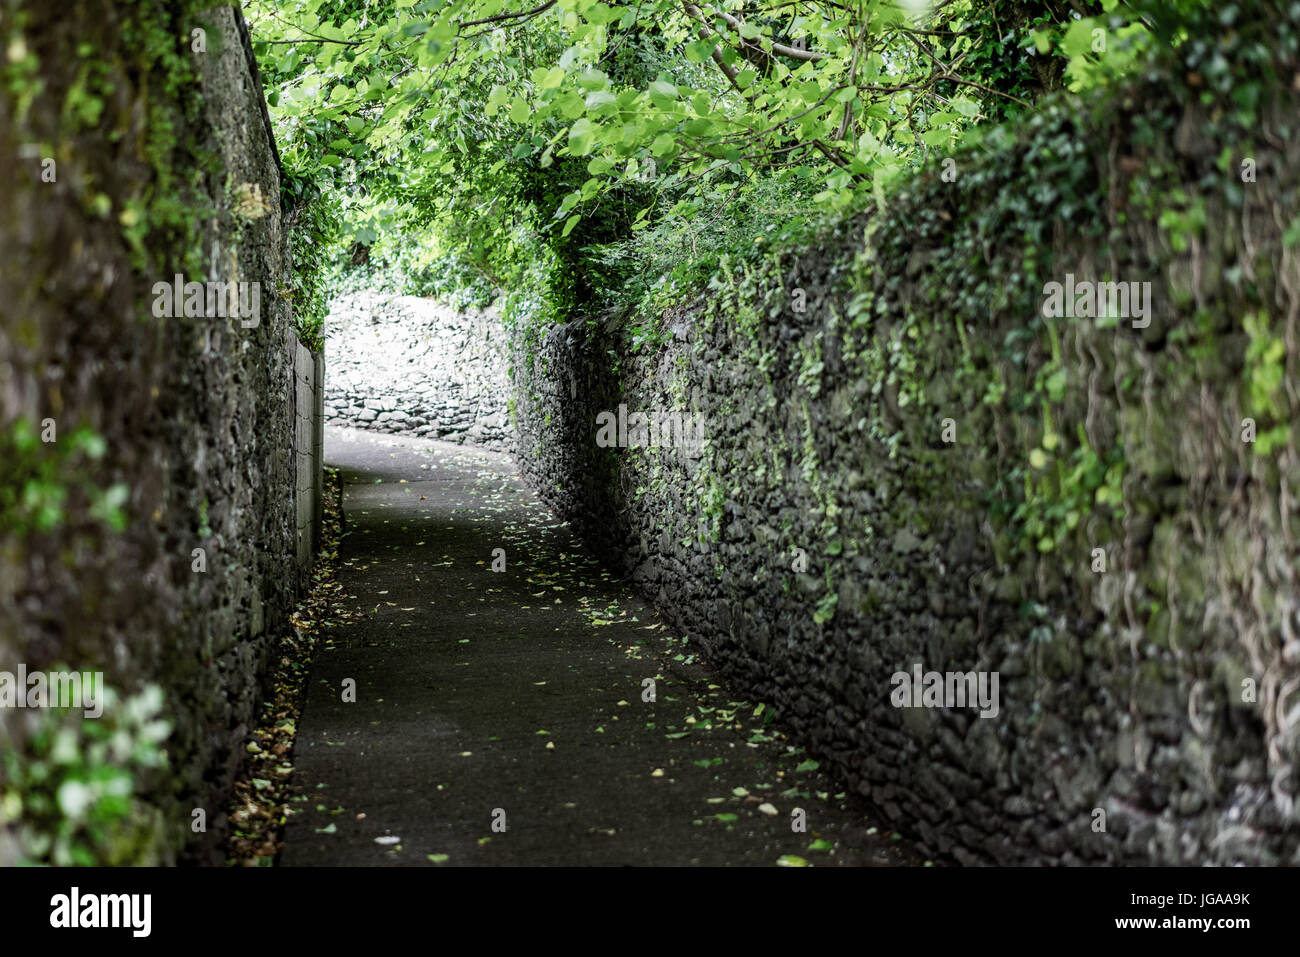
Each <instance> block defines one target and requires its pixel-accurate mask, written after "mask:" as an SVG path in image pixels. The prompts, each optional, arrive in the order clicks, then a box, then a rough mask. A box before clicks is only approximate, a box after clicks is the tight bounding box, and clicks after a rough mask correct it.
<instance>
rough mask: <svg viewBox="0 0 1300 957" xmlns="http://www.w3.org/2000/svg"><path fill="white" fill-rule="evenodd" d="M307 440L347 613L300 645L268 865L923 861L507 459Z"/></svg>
mask: <svg viewBox="0 0 1300 957" xmlns="http://www.w3.org/2000/svg"><path fill="white" fill-rule="evenodd" d="M325 452H326V459H327V460H328V461H329V462H330V464H331V465H334V466H337V467H339V468H341V469H342V470H343V481H344V493H343V505H344V514H345V521H346V534H345V537H344V540H343V547H342V552H341V554H340V562H341V567H340V571H339V581H340V582H341V583H342V585H343V592H344V594H346V596H347V597H346V599H344V602H345V604H344V607H343V608H342V609H341V611H342V612H343V613H344V618H345V623H344V624H343V625H342V626H340V627H337V628H334V629H332V631H329V632H327V635H329V638H330V640H326V639H322V644H319V645H318V646H317V653H316V658H315V661H314V662H313V665H312V677H311V682H310V686H309V690H308V694H307V701H306V705H305V707H304V710H303V713H302V715H301V719H300V722H299V727H298V738H297V745H296V748H295V752H294V783H295V785H296V787H297V789H298V790H297V793H298V794H299V795H300V796H299V797H298V798H297V799H296V800H295V802H294V804H293V808H294V812H293V814H292V816H291V817H290V820H289V824H288V827H287V831H286V836H285V846H284V849H283V851H282V853H281V855H280V863H281V864H283V865H422V866H457V865H543V864H545V865H566V864H568V865H674V864H675V865H683V864H700V865H721V864H754V865H774V864H777V863H778V862H779V861H781V862H783V863H794V864H796V865H797V864H798V862H799V861H800V860H802V861H806V862H808V863H810V864H813V865H816V866H821V865H827V864H856V865H889V864H895V865H896V864H920V863H922V859H921V858H920V857H919V855H918V854H917V853H916V852H915V851H914V850H913V849H912V848H911V847H910V846H909V845H907V843H906V842H905V841H903V840H900V839H899V838H898V837H897V835H893V834H891V833H890V832H889V830H888V828H886V827H885V826H883V825H881V826H879V827H878V828H877V827H873V824H874V823H875V822H873V821H872V820H871V819H870V817H869V816H868V812H867V811H866V810H865V809H864V808H863V807H862V806H861V805H859V804H858V803H857V802H856V801H855V800H850V801H846V800H845V799H844V796H843V795H835V794H833V793H831V791H832V790H833V789H834V787H835V784H834V782H833V781H831V780H830V779H828V778H826V777H825V776H824V774H823V773H822V772H821V771H820V770H818V769H817V768H816V767H815V766H814V765H815V762H813V761H811V760H810V759H809V758H808V756H807V755H806V754H804V753H802V751H801V750H800V749H798V748H796V747H794V746H793V745H792V744H790V743H789V742H787V741H786V740H785V738H784V737H782V736H781V735H780V734H779V733H778V732H777V731H776V730H775V729H774V728H773V727H772V726H771V725H769V724H767V723H766V718H767V716H768V715H767V711H766V709H765V708H763V707H762V706H761V704H760V703H759V702H754V701H749V700H747V699H745V698H744V697H743V696H742V695H740V694H739V693H737V692H734V691H732V690H730V689H727V688H723V687H719V686H718V684H717V682H716V676H713V675H711V673H710V672H709V671H708V669H707V668H706V667H705V666H703V665H702V664H701V663H700V662H698V661H696V660H695V658H694V657H693V655H692V650H691V647H690V645H689V643H687V642H685V641H684V640H682V639H681V637H680V636H679V635H677V634H675V633H672V632H670V631H669V630H668V629H667V628H666V627H665V626H664V625H662V624H661V623H660V619H659V617H658V616H657V614H656V613H655V612H654V610H653V609H652V608H651V607H650V606H648V605H647V604H645V603H643V602H642V601H640V600H638V599H637V598H635V597H634V595H633V593H632V592H631V591H630V589H628V588H627V586H625V585H623V584H622V583H620V582H618V581H617V580H615V579H613V578H611V577H610V576H608V575H607V574H605V573H604V572H603V571H602V570H601V569H600V567H599V566H598V565H597V564H596V563H595V562H594V561H592V560H591V559H590V558H588V557H587V556H586V555H585V554H584V553H583V552H582V550H581V548H580V547H579V546H578V545H577V543H576V542H575V540H574V539H573V538H572V536H571V535H570V533H569V531H568V529H567V527H566V526H564V525H562V524H561V523H559V522H557V520H556V519H555V518H554V516H552V515H551V513H550V512H548V511H547V510H546V508H545V507H544V506H543V505H541V504H540V503H539V502H538V500H537V499H536V497H535V496H533V495H532V494H531V493H530V492H529V491H527V489H526V488H525V486H524V485H523V483H522V481H521V479H520V478H519V476H518V470H517V468H516V467H515V465H514V463H513V461H512V460H511V459H510V458H509V457H507V456H504V455H497V454H493V453H487V452H482V451H477V450H470V449H465V448H462V447H460V446H456V445H449V444H446V443H439V442H433V441H428V440H421V439H413V438H398V437H390V436H383V435H378V434H372V433H366V432H361V431H357V430H348V429H330V430H327V432H326V444H325ZM495 549H503V550H504V561H505V570H504V571H494V570H493V563H494V550H495ZM495 557H496V558H497V559H498V562H497V564H498V566H499V565H500V562H499V559H500V558H501V557H502V553H501V552H496V553H495ZM646 679H653V681H654V689H653V690H654V700H653V701H647V700H645V699H646V698H647V697H648V696H649V694H648V692H649V689H648V688H647V687H646V685H645V680H646ZM349 682H355V695H354V696H353V695H349V694H347V693H346V689H347V688H348V687H350V684H349ZM348 697H354V698H355V700H353V701H348V700H345V698H348ZM796 809H802V811H803V812H804V813H805V814H806V831H803V832H798V831H795V830H794V829H793V827H792V821H794V820H796V818H794V817H792V812H795V810H796Z"/></svg>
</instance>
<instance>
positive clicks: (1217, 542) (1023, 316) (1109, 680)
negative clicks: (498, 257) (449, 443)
mask: <svg viewBox="0 0 1300 957" xmlns="http://www.w3.org/2000/svg"><path fill="white" fill-rule="evenodd" d="M1266 6H1268V7H1270V11H1271V16H1270V17H1262V18H1261V19H1260V21H1259V22H1258V23H1252V24H1249V25H1242V26H1241V27H1240V28H1239V29H1232V28H1226V27H1225V29H1223V30H1222V31H1220V32H1218V34H1217V35H1214V36H1206V37H1205V38H1204V39H1202V40H1195V41H1192V42H1189V43H1188V44H1187V45H1186V46H1185V47H1184V48H1183V49H1182V51H1181V53H1180V58H1179V59H1177V60H1176V61H1175V62H1166V63H1165V64H1164V65H1163V66H1161V67H1160V68H1159V69H1152V70H1151V71H1150V72H1148V73H1147V74H1146V75H1144V76H1143V77H1142V78H1140V80H1138V81H1136V82H1135V83H1134V84H1133V85H1132V86H1131V88H1129V89H1128V90H1127V91H1126V92H1124V93H1122V94H1121V95H1118V96H1116V97H1112V98H1107V99H1106V100H1105V101H1097V102H1079V101H1076V100H1063V101H1060V102H1058V103H1055V104H1053V105H1050V106H1048V107H1045V108H1044V109H1043V110H1042V111H1041V112H1040V113H1039V114H1038V115H1034V116H1031V117H1030V118H1029V119H1027V120H1026V121H1025V122H1023V123H1022V124H1020V125H1019V126H1017V127H1013V128H1005V129H998V130H995V131H992V132H990V133H989V134H988V135H987V136H986V137H985V138H984V140H983V142H982V143H981V144H979V145H977V146H974V147H972V148H971V149H970V150H968V151H966V152H964V153H961V154H958V155H956V156H953V157H949V158H947V159H948V160H950V162H945V161H944V158H936V160H935V162H934V164H933V165H932V166H931V167H929V168H927V169H926V170H924V171H923V172H922V173H921V174H920V175H918V176H917V177H916V178H915V179H913V180H912V181H910V182H908V183H906V184H904V185H903V186H902V188H901V189H899V190H897V191H895V192H894V193H892V194H891V195H889V196H887V197H886V205H884V206H883V207H882V208H880V209H879V210H877V211H875V212H873V213H871V214H867V215H862V216H858V217H855V218H852V219H850V220H848V221H845V222H843V223H841V224H840V225H839V226H838V227H837V228H836V229H834V230H833V231H832V232H830V233H829V234H827V235H826V236H825V237H824V238H823V240H822V242H821V243H820V244H817V245H816V247H815V248H808V249H803V250H791V251H787V252H784V253H781V254H777V255H774V256H770V257H767V258H764V259H761V260H757V261H751V262H748V263H744V264H737V265H736V266H735V267H734V268H733V269H730V270H725V271H723V272H722V273H721V274H719V275H717V276H716V277H714V280H713V282H712V283H711V288H710V289H708V290H707V291H703V292H702V294H701V296H700V298H699V299H698V300H697V301H696V302H695V303H693V304H690V305H687V306H684V307H682V308H681V309H679V310H677V311H675V312H673V313H672V314H670V315H667V316H665V317H664V321H665V323H666V324H667V328H668V329H670V330H671V332H672V337H671V338H670V340H669V343H668V344H667V345H666V346H664V347H662V348H660V349H658V350H656V351H652V352H645V351H642V352H633V351H631V350H629V349H628V348H627V347H626V346H625V345H624V339H623V336H622V335H621V334H620V333H619V331H618V322H617V317H606V320H607V321H605V322H604V323H598V324H594V325H591V324H586V323H575V324H573V325H571V326H569V327H565V328H563V329H558V330H554V331H553V332H552V333H551V334H550V335H549V336H548V337H547V338H546V339H545V341H544V342H543V344H542V345H541V347H540V349H539V350H538V352H537V353H536V354H535V355H533V356H531V357H530V356H526V355H520V356H517V357H516V360H515V363H514V368H515V389H516V395H515V410H516V424H517V427H518V429H519V432H520V437H519V442H518V445H519V450H520V455H521V457H522V461H523V464H524V467H525V471H526V473H527V474H528V475H529V477H530V479H531V481H532V482H533V484H534V485H535V486H536V487H537V488H538V489H539V491H540V492H541V493H542V494H543V495H544V496H545V498H546V499H547V501H548V502H549V503H550V504H551V505H552V506H553V507H554V508H555V509H556V510H557V512H558V513H559V514H560V515H561V516H562V517H564V518H566V519H568V520H569V521H571V522H572V523H573V524H574V525H575V526H576V527H577V528H578V530H579V531H580V532H581V533H582V534H583V535H584V536H585V537H586V538H587V540H588V541H590V542H591V543H593V544H594V545H595V546H596V547H598V548H599V549H600V550H601V551H602V552H603V553H604V555H605V556H606V557H607V558H608V559H610V560H611V561H613V562H615V563H616V564H617V565H619V566H620V567H622V568H623V569H624V570H625V571H626V572H627V573H628V574H629V575H630V576H631V577H632V578H633V579H634V580H636V581H637V582H639V583H640V584H641V585H642V587H643V588H644V589H645V590H646V592H647V593H648V594H649V595H650V596H652V597H653V598H654V599H655V600H656V601H657V604H658V606H659V607H660V609H662V610H663V611H664V612H665V613H667V615H668V616H669V617H670V618H671V619H672V620H674V621H675V623H676V625H677V626H678V627H679V628H681V629H682V630H683V632H685V633H688V634H690V635H691V636H693V637H694V638H695V639H696V640H697V641H698V642H699V643H700V645H701V646H702V647H703V649H704V651H705V654H706V657H707V658H708V659H709V660H711V661H712V662H713V663H715V664H716V665H718V666H720V667H721V668H722V669H724V671H725V672H727V673H728V674H729V675H730V676H731V677H732V678H733V679H735V680H737V681H739V682H741V683H742V684H744V685H745V686H747V687H748V688H749V689H750V691H751V692H752V693H753V694H756V695H758V696H761V697H762V698H763V699H765V700H767V701H769V702H771V703H772V704H774V705H775V706H776V707H777V709H778V711H779V716H780V720H782V721H783V722H785V723H786V725H787V726H789V727H791V728H793V729H795V730H796V731H797V732H799V733H800V734H801V736H802V737H803V738H804V739H805V740H806V741H807V742H809V743H810V744H811V745H812V746H813V748H814V749H815V750H816V751H817V752H819V754H820V755H821V757H822V758H823V759H824V760H828V761H830V762H831V763H832V764H833V765H834V766H836V767H837V768H838V769H839V770H840V771H841V772H842V774H843V775H844V776H845V777H846V778H847V779H848V780H849V781H850V782H851V783H852V785H853V786H854V787H855V788H856V789H857V790H858V791H859V792H860V793H862V794H863V795H865V796H867V797H868V798H869V799H870V800H871V801H872V802H874V803H875V804H876V805H877V806H878V807H879V808H881V809H882V810H883V811H884V812H886V813H887V814H888V816H889V817H890V818H891V819H892V821H893V822H894V823H895V824H896V826H897V827H899V828H900V829H902V830H904V831H906V832H909V833H911V834H914V835H916V836H917V837H918V838H919V839H920V840H921V841H922V842H923V844H924V845H926V846H928V847H929V848H930V849H931V850H932V851H933V852H934V853H937V854H945V855H949V856H951V857H952V858H955V859H956V860H959V861H962V862H968V863H975V862H997V863H1028V862H1035V863H1038V862H1063V863H1072V864H1080V863H1103V862H1109V863H1128V864H1138V863H1166V864H1174V863H1178V864H1200V863H1204V862H1217V863H1268V864H1274V863H1290V864H1296V863H1300V857H1298V856H1297V853H1298V852H1297V846H1298V835H1300V827H1298V825H1300V810H1298V809H1297V806H1296V800H1295V799H1296V797H1297V794H1298V793H1300V581H1298V578H1300V546H1298V545H1297V539H1298V538H1300V521H1298V520H1297V512H1296V507H1297V506H1296V503H1297V501H1298V500H1300V471H1298V470H1297V457H1296V429H1295V423H1296V421H1297V414H1298V413H1300V393H1298V391H1297V390H1298V389H1300V369H1298V368H1297V363H1300V197H1298V194H1297V190H1298V189H1300V109H1298V107H1300V102H1298V100H1300V72H1297V55H1296V50H1297V46H1296V29H1295V24H1296V20H1297V18H1296V17H1294V16H1292V15H1290V14H1288V13H1287V9H1291V10H1294V9H1295V5H1294V4H1291V5H1290V6H1289V7H1288V5H1286V4H1281V5H1272V4H1267V5H1266ZM1106 282H1117V283H1125V284H1130V283H1136V284H1137V285H1134V286H1132V287H1131V291H1132V292H1133V293H1134V294H1135V296H1137V297H1139V298H1137V299H1134V300H1132V301H1130V302H1129V304H1128V305H1127V307H1126V308H1123V309H1101V310H1093V311H1091V312H1090V311H1089V308H1088V304H1087V302H1086V301H1085V300H1084V299H1078V300H1076V301H1074V305H1075V306H1077V308H1076V309H1074V310H1072V311H1073V313H1074V316H1073V317H1069V316H1066V315H1053V314H1052V313H1053V312H1054V310H1053V308H1052V307H1053V305H1054V303H1053V293H1054V287H1052V286H1051V285H1050V284H1051V283H1060V284H1061V286H1062V289H1064V287H1065V286H1066V284H1069V285H1070V286H1071V288H1072V289H1074V290H1075V291H1078V290H1081V289H1083V288H1085V287H1084V286H1083V285H1082V284H1083V283H1106ZM1144 283H1149V284H1150V285H1149V287H1146V286H1143V285H1142V284H1144ZM1124 288H1125V289H1130V287H1129V286H1127V285H1126V286H1125V287H1124ZM1146 290H1149V297H1150V298H1149V300H1146V299H1143V298H1140V297H1142V296H1143V295H1144V293H1145V291H1146ZM1117 304H1118V302H1117ZM1147 306H1149V308H1147ZM1061 311H1062V312H1063V311H1064V310H1061ZM611 350H612V355H611ZM620 403H622V404H625V405H626V408H627V410H628V411H629V412H651V411H653V410H656V409H666V410H671V409H681V410H686V411H687V412H688V413H690V414H692V415H693V416H695V417H696V418H697V419H698V421H699V422H700V423H701V425H702V427H703V430H704V434H705V436H706V442H705V444H704V446H703V449H702V451H701V454H699V455H698V456H693V455H691V454H689V452H688V450H681V449H674V448H658V449H655V448H632V447H628V448H617V447H615V448H604V447H601V445H600V444H599V443H598V442H597V437H598V428H597V417H598V416H599V414H600V413H601V412H606V411H617V409H618V406H619V404H620ZM917 665H919V666H920V667H921V670H922V671H923V672H930V671H934V672H939V673H949V672H952V673H968V672H974V673H976V674H977V675H983V676H984V677H985V678H991V677H992V676H993V675H996V676H997V677H998V680H999V684H998V696H999V700H998V708H997V713H996V714H995V715H988V716H985V717H980V716H979V715H980V711H979V710H978V709H976V708H972V707H969V706H967V707H957V706H949V707H908V706H902V707H900V706H898V703H899V699H897V698H895V696H894V692H895V691H896V689H897V688H898V687H899V683H898V682H897V680H896V676H897V675H898V674H900V673H905V674H909V675H910V674H911V673H912V671H913V668H914V667H915V666H917ZM904 703H905V704H908V703H911V702H910V699H904ZM947 703H948V704H949V705H952V704H953V702H952V701H948V702H947ZM986 710H987V709H986Z"/></svg>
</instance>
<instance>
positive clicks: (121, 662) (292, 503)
mask: <svg viewBox="0 0 1300 957" xmlns="http://www.w3.org/2000/svg"><path fill="white" fill-rule="evenodd" d="M238 16H239V14H238V11H237V9H236V8H233V7H230V6H218V7H215V8H212V9H204V7H203V6H202V5H199V4H194V3H189V2H182V3H174V2H166V3H164V2H161V0H144V2H139V3H131V4H121V3H115V2H110V0H75V2H70V3H58V4H50V3H45V2H38V0H0V182H3V183H4V184H5V186H4V188H3V190H0V243H2V244H3V250H2V251H0V671H4V672H9V673H13V672H15V671H16V669H17V668H18V667H19V666H20V665H21V666H25V667H26V669H27V670H28V672H29V673H30V672H35V671H38V670H63V669H76V670H80V671H103V672H104V678H105V681H106V682H107V684H108V685H109V686H110V687H111V688H112V689H114V691H115V692H116V694H117V696H118V697H117V703H116V704H111V705H110V706H108V707H106V708H105V710H104V714H103V716H102V717H100V718H98V719H85V720H83V718H82V716H81V714H80V713H79V712H72V713H60V712H54V711H37V710H31V709H21V710H20V709H16V708H5V709H3V710H0V752H2V758H3V761H2V763H0V862H3V863H8V862H12V861H14V860H16V859H26V860H36V861H51V862H55V863H72V862H78V863H93V862H104V863H141V862H170V861H174V860H177V859H180V858H185V857H190V858H198V859H207V858H211V857H212V855H213V854H214V853H215V847H216V845H217V844H218V843H219V840H220V837H221V835H222V830H223V821H222V810H221V809H222V806H223V803H224V796H225V795H226V793H227V792H228V789H229V786H230V781H231V778H232V775H233V773H234V772H235V770H236V769H237V768H238V766H239V764H240V761H241V758H242V755H243V739H244V736H245V734H246V731H247V728H248V725H249V722H250V720H252V719H253V718H255V716H256V715H255V709H256V707H257V703H258V699H259V697H260V693H259V687H258V680H259V679H258V676H259V674H260V672H261V670H262V664H263V661H264V658H265V656H266V653H267V649H268V647H269V641H270V639H271V638H272V637H273V636H274V634H275V633H276V632H277V631H278V630H279V629H280V628H282V627H284V622H285V619H286V616H287V613H288V612H289V610H290V609H291V607H292V601H293V599H294V596H295V594H296V592H297V589H298V586H299V583H300V582H301V581H302V580H303V579H304V577H305V574H306V569H305V568H304V567H303V564H301V563H299V562H298V561H295V558H296V556H297V554H298V548H297V540H298V537H299V535H301V534H304V531H303V530H300V528H299V527H298V526H299V525H300V524H302V525H303V526H304V529H305V534H308V535H310V531H311V530H310V521H309V519H310V514H311V512H312V509H311V508H307V509H300V507H299V506H300V505H301V504H302V502H301V499H302V498H303V496H304V495H308V494H311V489H312V486H313V483H312V482H311V481H310V480H309V478H304V477H303V476H302V461H301V459H302V457H303V456H305V455H311V454H312V448H311V435H312V432H313V431H315V430H314V429H313V428H311V427H309V425H310V424H309V423H305V422H304V421H302V420H303V419H305V418H306V417H311V418H313V419H315V420H319V417H320V413H319V407H318V404H315V407H313V408H305V407H304V408H296V404H297V402H298V400H297V398H296V396H297V395H298V394H306V395H311V394H312V389H313V388H315V390H316V391H317V392H319V387H318V384H316V385H314V386H313V385H312V384H311V383H308V382H307V381H306V377H312V378H313V380H314V378H315V377H316V376H318V371H314V370H317V367H318V363H316V362H314V361H313V360H312V357H310V356H307V357H306V358H305V359H304V358H303V354H302V353H300V351H299V346H298V343H297V340H296V337H295V336H294V333H293V330H292V325H291V324H292V316H291V309H290V303H289V297H290V295H291V290H292V285H293V282H292V279H291V277H290V275H289V273H288V269H289V265H290V264H289V261H288V256H287V252H286V248H285V242H284V236H283V230H282V211H281V203H280V174H279V170H278V163H277V159H276V154H275V146H274V143H273V141H272V140H271V139H270V130H269V124H268V123H267V122H266V119H265V106H264V103H263V101H262V91H261V88H260V85H259V83H258V81H257V79H256V72H255V66H254V64H253V61H252V58H251V54H250V53H249V51H248V48H247V44H246V42H245V41H244V39H243V38H242V37H241V34H240V24H239V22H238V20H237V17H238ZM177 275H180V276H181V277H182V280H183V281H185V282H206V281H224V282H231V283H249V284H257V287H256V288H257V289H258V290H259V301H258V305H259V308H258V311H257V312H255V313H252V312H250V313H246V314H243V315H241V316H240V317H239V318H217V317H214V318H204V317H203V316H202V315H198V316H196V315H188V316H187V315H172V316H167V315H165V314H164V315H161V316H160V315H159V314H158V313H159V312H160V311H161V312H164V313H165V312H166V309H161V310H160V309H158V308H157V307H158V304H159V296H158V294H157V292H156V290H155V288H154V286H155V284H157V283H167V284H171V283H173V282H174V280H175V277H176V276H177ZM244 289H245V290H246V291H247V292H248V303H249V304H250V305H251V293H252V290H253V289H254V286H252V285H248V286H245V287H244ZM167 298H169V297H164V300H163V301H164V305H165V304H166V300H167ZM203 306H204V309H205V310H206V309H207V308H209V306H208V303H207V302H204V303H203ZM295 360H297V361H295ZM296 380H300V381H297V385H296V384H295V383H296ZM296 418H297V419H298V420H299V424H298V426H297V428H296V429H295V419H296ZM295 436H297V438H295ZM315 454H316V455H318V454H319V452H318V451H317V452H316V453H315ZM300 511H305V513H306V514H307V516H308V520H307V521H305V522H299V521H298V519H299V514H298V513H299V512H300ZM164 735H165V737H164ZM164 760H165V761H166V764H165V765H163V764H161V762H162V761H164Z"/></svg>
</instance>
